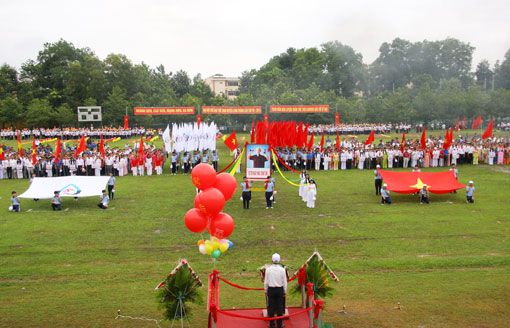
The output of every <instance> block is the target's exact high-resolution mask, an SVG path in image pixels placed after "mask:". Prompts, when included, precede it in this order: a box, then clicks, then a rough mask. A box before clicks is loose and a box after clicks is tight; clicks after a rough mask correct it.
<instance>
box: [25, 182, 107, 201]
mask: <svg viewBox="0 0 510 328" xmlns="http://www.w3.org/2000/svg"><path fill="white" fill-rule="evenodd" d="M109 179H110V177H103V176H102V177H84V176H71V177H54V178H34V180H33V181H32V184H31V185H30V187H28V190H27V191H25V192H24V193H23V194H21V195H20V196H19V197H20V198H40V199H45V198H52V197H53V196H54V193H55V191H58V192H60V197H91V196H100V195H102V191H103V190H104V189H106V184H107V183H108V180H109Z"/></svg>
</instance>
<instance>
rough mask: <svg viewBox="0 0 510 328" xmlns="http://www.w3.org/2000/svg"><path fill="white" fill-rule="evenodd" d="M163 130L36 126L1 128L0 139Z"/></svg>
mask: <svg viewBox="0 0 510 328" xmlns="http://www.w3.org/2000/svg"><path fill="white" fill-rule="evenodd" d="M161 134H162V132H161V130H159V129H158V130H156V129H145V128H144V127H134V128H129V129H124V128H115V127H102V128H94V127H93V126H91V127H88V128H86V127H82V128H74V127H72V128H53V129H44V128H34V129H22V130H15V129H2V130H0V140H15V139H17V137H18V135H19V137H20V140H28V139H31V138H32V136H33V137H34V138H36V139H52V138H57V137H60V139H62V140H72V139H80V138H81V136H82V135H87V136H89V137H93V138H99V137H100V136H101V135H102V136H103V137H105V138H121V139H129V138H132V137H137V136H140V135H145V136H156V135H159V136H161Z"/></svg>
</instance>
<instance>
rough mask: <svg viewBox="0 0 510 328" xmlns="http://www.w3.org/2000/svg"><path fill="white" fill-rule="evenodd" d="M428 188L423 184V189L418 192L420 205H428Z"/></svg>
mask: <svg viewBox="0 0 510 328" xmlns="http://www.w3.org/2000/svg"><path fill="white" fill-rule="evenodd" d="M429 194H430V192H429V187H428V186H427V185H426V184H424V185H423V188H422V189H421V190H420V204H423V203H427V204H430V200H429Z"/></svg>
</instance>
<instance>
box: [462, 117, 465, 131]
mask: <svg viewBox="0 0 510 328" xmlns="http://www.w3.org/2000/svg"><path fill="white" fill-rule="evenodd" d="M465 127H466V115H464V119H463V120H462V130H464V128H465Z"/></svg>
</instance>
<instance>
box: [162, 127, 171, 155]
mask: <svg viewBox="0 0 510 328" xmlns="http://www.w3.org/2000/svg"><path fill="white" fill-rule="evenodd" d="M163 142H164V143H165V150H166V152H167V153H168V154H170V153H171V152H172V140H171V138H170V127H169V125H168V124H167V125H166V129H165V132H163Z"/></svg>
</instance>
